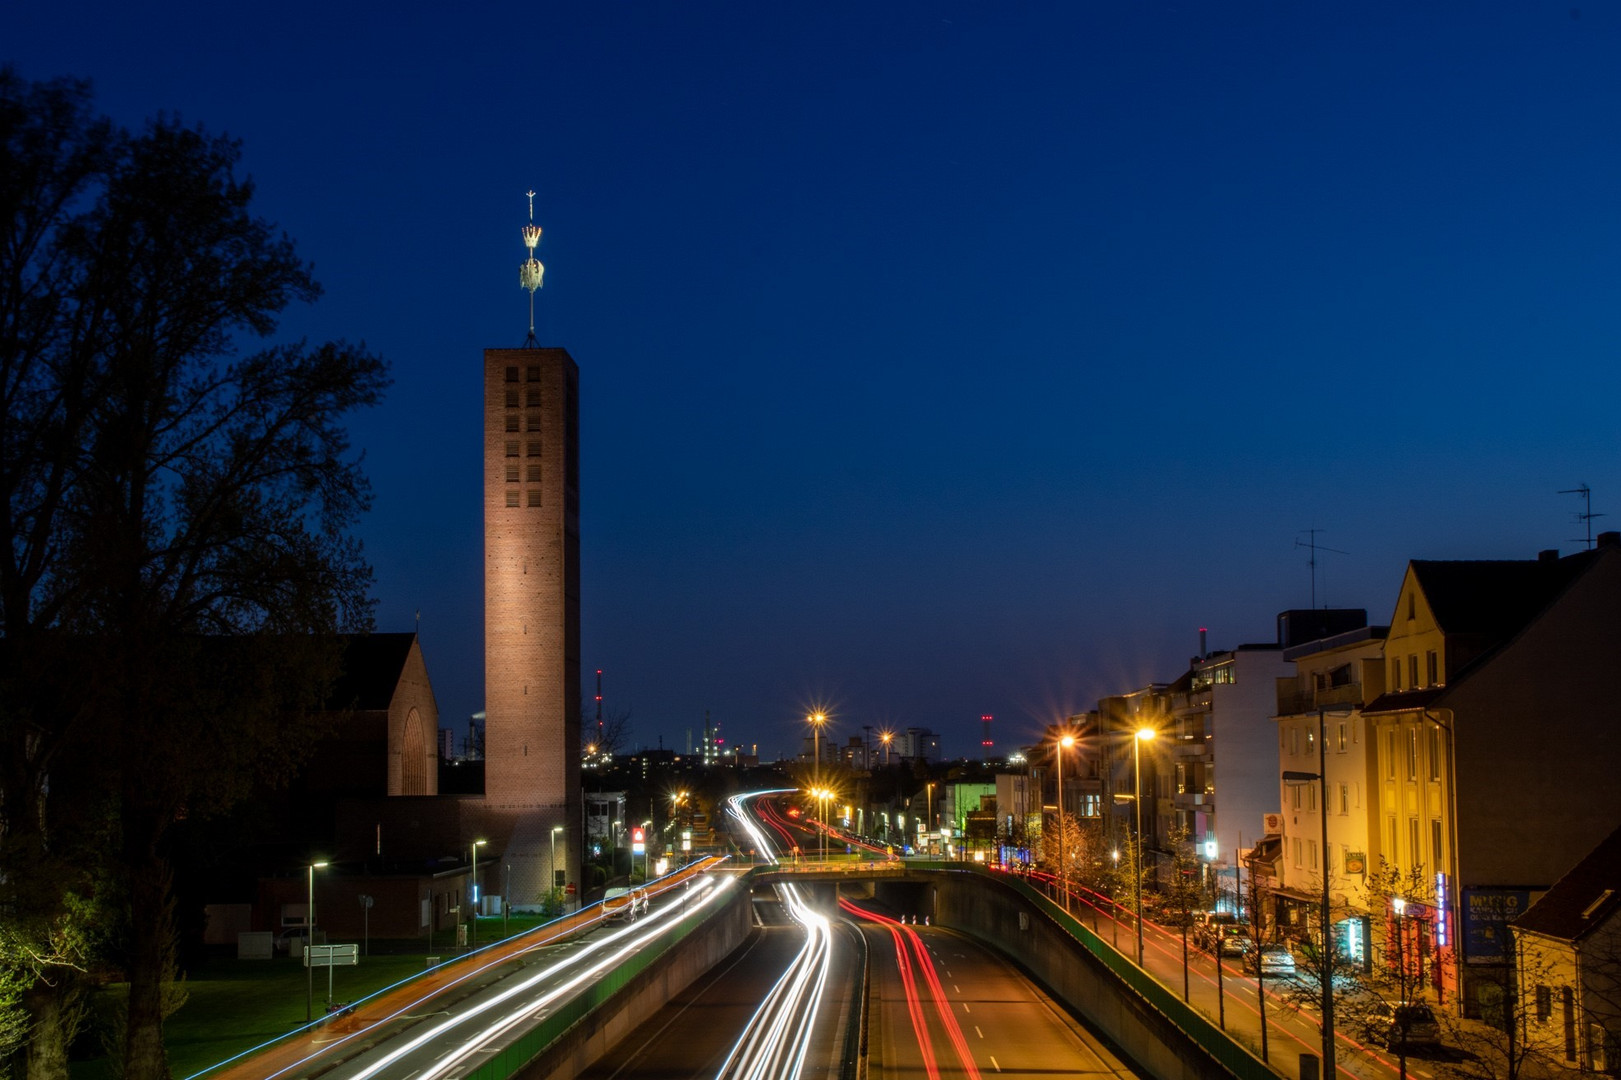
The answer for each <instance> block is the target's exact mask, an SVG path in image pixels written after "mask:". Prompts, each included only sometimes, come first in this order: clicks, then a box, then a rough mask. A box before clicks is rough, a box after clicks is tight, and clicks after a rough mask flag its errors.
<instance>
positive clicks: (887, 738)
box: [878, 731, 895, 765]
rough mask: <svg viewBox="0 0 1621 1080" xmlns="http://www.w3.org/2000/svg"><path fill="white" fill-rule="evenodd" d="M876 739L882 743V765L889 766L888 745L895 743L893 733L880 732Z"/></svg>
mask: <svg viewBox="0 0 1621 1080" xmlns="http://www.w3.org/2000/svg"><path fill="white" fill-rule="evenodd" d="M878 737H879V738H880V739H882V740H883V743H884V764H885V765H888V764H889V744H890V743H892V742H894V741H895V733H894V732H893V731H880V732H879V733H878Z"/></svg>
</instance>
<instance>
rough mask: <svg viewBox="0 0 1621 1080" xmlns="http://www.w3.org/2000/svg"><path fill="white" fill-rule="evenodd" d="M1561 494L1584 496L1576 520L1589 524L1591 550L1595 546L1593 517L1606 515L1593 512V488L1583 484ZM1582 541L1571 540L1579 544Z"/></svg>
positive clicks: (1588, 537) (1588, 539) (1588, 535)
mask: <svg viewBox="0 0 1621 1080" xmlns="http://www.w3.org/2000/svg"><path fill="white" fill-rule="evenodd" d="M1559 494H1561V495H1580V496H1581V497H1582V512H1581V513H1579V514H1577V515H1576V520H1577V521H1580V522H1584V523H1585V524H1586V525H1587V547H1588V549H1589V550H1591V549H1592V547H1593V519H1594V518H1596V517H1603V516H1604V515H1603V514H1595V513H1593V489H1592V488H1590V487H1588V486H1587V485H1586V484H1582V485H1580V486H1579V487H1573V488H1566V489H1565V490H1563V491H1561V492H1560V493H1559ZM1581 542H1582V541H1581V540H1579V539H1577V540H1572V541H1571V543H1572V544H1579V543H1581Z"/></svg>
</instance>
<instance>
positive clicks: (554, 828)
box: [549, 825, 563, 905]
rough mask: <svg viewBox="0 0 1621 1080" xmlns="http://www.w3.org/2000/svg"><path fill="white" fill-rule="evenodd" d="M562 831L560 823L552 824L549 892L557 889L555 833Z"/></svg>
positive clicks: (560, 902)
mask: <svg viewBox="0 0 1621 1080" xmlns="http://www.w3.org/2000/svg"><path fill="white" fill-rule="evenodd" d="M562 831H563V826H561V825H553V826H552V880H551V888H550V889H549V891H550V892H556V891H557V834H558V833H560V832H562ZM559 904H560V905H561V904H562V901H559Z"/></svg>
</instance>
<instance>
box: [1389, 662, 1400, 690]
mask: <svg viewBox="0 0 1621 1080" xmlns="http://www.w3.org/2000/svg"><path fill="white" fill-rule="evenodd" d="M1390 688H1391V689H1392V690H1400V689H1401V657H1399V656H1395V657H1391V660H1390Z"/></svg>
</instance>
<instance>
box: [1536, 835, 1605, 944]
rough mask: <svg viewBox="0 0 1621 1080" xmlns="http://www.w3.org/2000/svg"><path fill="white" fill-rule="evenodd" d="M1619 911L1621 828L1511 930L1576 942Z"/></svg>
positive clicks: (1567, 875)
mask: <svg viewBox="0 0 1621 1080" xmlns="http://www.w3.org/2000/svg"><path fill="white" fill-rule="evenodd" d="M1617 909H1621V828H1617V829H1616V830H1615V831H1614V832H1612V833H1611V834H1610V835H1609V836H1607V837H1605V838H1604V840H1602V841H1601V842H1600V843H1599V846H1598V847H1596V848H1594V849H1593V850H1592V851H1591V852H1589V853H1588V855H1587V857H1586V858H1584V859H1583V860H1582V861H1581V862H1579V863H1577V864H1576V865H1575V866H1574V867H1572V868H1571V870H1570V872H1569V873H1567V874H1566V875H1565V876H1564V877H1562V878H1560V879H1559V880H1558V881H1557V882H1555V883H1554V886H1553V888H1551V889H1549V890H1548V891H1547V892H1545V893H1543V894H1542V895H1541V896H1540V897H1538V899H1537V902H1536V903H1534V904H1532V905H1531V906H1530V907H1528V908H1526V909H1525V914H1523V915H1521V916H1520V917H1519V918H1518V919H1515V920H1514V928H1515V929H1517V930H1527V931H1529V932H1531V933H1533V934H1542V935H1545V936H1547V937H1551V938H1558V939H1559V940H1561V941H1577V940H1579V939H1580V938H1582V937H1583V936H1584V935H1586V934H1587V933H1588V932H1589V931H1592V930H1596V929H1598V928H1599V927H1600V926H1601V925H1603V923H1604V921H1605V920H1606V919H1607V918H1609V917H1610V915H1612V914H1613V913H1614V912H1615V911H1616V910H1617Z"/></svg>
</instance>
